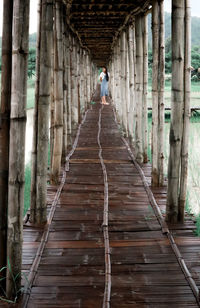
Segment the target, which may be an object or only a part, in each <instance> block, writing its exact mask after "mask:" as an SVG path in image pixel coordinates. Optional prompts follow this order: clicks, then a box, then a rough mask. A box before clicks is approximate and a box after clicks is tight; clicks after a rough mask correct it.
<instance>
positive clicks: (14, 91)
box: [6, 0, 30, 298]
mask: <svg viewBox="0 0 200 308" xmlns="http://www.w3.org/2000/svg"><path fill="white" fill-rule="evenodd" d="M29 5H30V3H29V0H15V1H14V6H13V44H12V85H11V113H10V146H9V148H10V152H9V184H8V185H9V186H8V230H7V232H8V235H7V262H8V263H7V264H8V267H7V283H6V293H7V296H8V297H9V298H14V297H15V296H16V291H15V290H20V288H21V261H22V239H23V236H22V234H23V208H24V169H25V132H26V97H27V67H28V47H29V44H28V43H29V41H28V39H29ZM17 275H18V276H17ZM13 277H17V278H16V279H15V280H14V279H13Z"/></svg>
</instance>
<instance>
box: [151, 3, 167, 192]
mask: <svg viewBox="0 0 200 308" xmlns="http://www.w3.org/2000/svg"><path fill="white" fill-rule="evenodd" d="M152 37H153V69H152V186H162V185H163V183H164V85H165V32H164V1H163V0H162V1H160V2H157V1H156V0H155V1H154V2H153V5H152Z"/></svg>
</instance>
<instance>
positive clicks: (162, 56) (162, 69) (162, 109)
mask: <svg viewBox="0 0 200 308" xmlns="http://www.w3.org/2000/svg"><path fill="white" fill-rule="evenodd" d="M159 12H160V32H159V33H160V46H159V51H160V55H159V56H160V59H159V63H160V68H159V76H158V78H159V92H158V104H159V105H158V106H159V111H158V117H159V142H158V168H159V185H160V186H163V184H164V125H165V98H164V95H165V12H164V0H161V1H160V2H159Z"/></svg>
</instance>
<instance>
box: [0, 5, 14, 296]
mask: <svg viewBox="0 0 200 308" xmlns="http://www.w3.org/2000/svg"><path fill="white" fill-rule="evenodd" d="M12 20H13V0H4V3H3V37H2V72H1V105H0V269H3V268H4V267H5V266H6V261H7V249H6V246H7V209H8V171H9V132H10V99H11V77H12ZM1 276H4V277H5V271H3V272H1ZM1 286H2V288H3V289H4V290H5V281H2V282H1Z"/></svg>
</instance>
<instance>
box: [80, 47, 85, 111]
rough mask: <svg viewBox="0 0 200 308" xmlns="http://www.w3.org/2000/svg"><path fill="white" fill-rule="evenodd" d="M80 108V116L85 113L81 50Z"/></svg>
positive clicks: (82, 56)
mask: <svg viewBox="0 0 200 308" xmlns="http://www.w3.org/2000/svg"><path fill="white" fill-rule="evenodd" d="M79 65H80V108H81V116H83V113H84V111H85V98H84V82H85V80H84V53H83V49H82V48H81V49H80V64H79Z"/></svg>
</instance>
